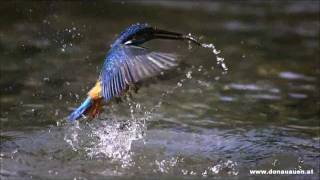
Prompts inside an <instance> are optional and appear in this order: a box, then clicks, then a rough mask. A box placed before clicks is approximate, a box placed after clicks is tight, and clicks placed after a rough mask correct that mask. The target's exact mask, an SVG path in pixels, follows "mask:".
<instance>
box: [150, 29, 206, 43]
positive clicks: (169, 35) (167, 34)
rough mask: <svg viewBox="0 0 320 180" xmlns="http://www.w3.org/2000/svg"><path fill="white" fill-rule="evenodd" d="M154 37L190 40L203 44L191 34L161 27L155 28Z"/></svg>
mask: <svg viewBox="0 0 320 180" xmlns="http://www.w3.org/2000/svg"><path fill="white" fill-rule="evenodd" d="M153 38H158V39H173V40H188V41H191V42H193V43H195V44H197V45H199V46H201V43H200V42H199V41H197V40H196V39H195V38H194V37H192V36H191V35H184V34H181V33H176V32H170V31H166V30H161V29H154V30H153Z"/></svg>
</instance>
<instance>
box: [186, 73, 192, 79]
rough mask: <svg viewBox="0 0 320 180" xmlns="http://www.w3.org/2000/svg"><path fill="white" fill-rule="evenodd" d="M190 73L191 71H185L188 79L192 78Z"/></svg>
mask: <svg viewBox="0 0 320 180" xmlns="http://www.w3.org/2000/svg"><path fill="white" fill-rule="evenodd" d="M191 74H192V71H188V72H187V74H186V76H187V78H188V79H191V78H192V75H191Z"/></svg>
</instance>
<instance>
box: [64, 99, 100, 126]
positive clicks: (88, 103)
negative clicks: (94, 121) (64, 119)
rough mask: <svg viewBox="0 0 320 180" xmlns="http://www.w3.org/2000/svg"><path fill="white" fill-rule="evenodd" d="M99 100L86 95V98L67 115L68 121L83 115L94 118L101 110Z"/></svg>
mask: <svg viewBox="0 0 320 180" xmlns="http://www.w3.org/2000/svg"><path fill="white" fill-rule="evenodd" d="M101 101H102V100H101V99H92V98H91V97H90V96H89V97H87V99H86V100H85V101H84V102H83V103H82V104H81V105H80V106H79V107H78V108H77V109H76V110H74V111H73V112H72V113H71V114H70V115H69V116H68V119H69V121H75V120H78V119H80V118H81V117H84V116H85V115H89V116H90V117H92V118H94V117H95V116H97V115H98V114H99V113H100V112H101V107H102V103H101Z"/></svg>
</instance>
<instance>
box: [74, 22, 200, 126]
mask: <svg viewBox="0 0 320 180" xmlns="http://www.w3.org/2000/svg"><path fill="white" fill-rule="evenodd" d="M157 38H158V39H175V40H178V39H180V40H182V39H188V40H191V41H193V42H195V43H197V42H196V41H195V40H194V39H192V38H190V37H188V36H184V35H182V34H179V33H174V32H169V31H164V30H160V29H157V28H154V27H151V26H149V25H148V24H139V23H138V24H133V25H131V26H129V27H128V28H127V29H126V30H125V31H123V32H122V33H120V35H119V37H118V38H117V39H116V40H115V42H114V43H113V44H112V45H111V48H110V50H109V52H108V54H107V56H106V58H105V61H104V64H103V67H102V70H101V73H100V76H99V80H98V81H97V83H96V85H95V86H94V88H92V89H91V90H90V92H89V93H88V98H87V100H86V101H85V102H84V103H83V104H82V105H81V106H80V107H79V108H78V109H76V110H75V111H74V112H73V113H72V114H71V115H70V116H69V119H70V120H76V119H79V118H80V117H81V116H83V114H89V115H92V117H95V116H96V115H97V114H98V113H99V112H100V108H101V103H100V100H101V99H103V98H104V99H105V100H106V101H107V102H108V101H110V100H111V99H112V98H113V97H120V96H122V95H123V93H124V92H126V90H127V89H128V88H129V86H131V85H133V84H135V83H137V82H139V81H141V80H143V79H145V78H148V77H152V76H156V75H158V74H160V73H161V72H162V71H164V70H168V69H170V68H172V67H175V66H176V65H177V56H176V55H174V54H170V53H162V52H153V51H150V50H148V49H146V48H143V47H139V45H140V44H143V43H144V42H146V41H149V40H152V39H157Z"/></svg>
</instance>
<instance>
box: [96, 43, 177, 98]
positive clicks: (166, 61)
mask: <svg viewBox="0 0 320 180" xmlns="http://www.w3.org/2000/svg"><path fill="white" fill-rule="evenodd" d="M177 64H178V63H177V56H176V55H175V54H170V53H161V52H152V51H149V50H148V49H146V48H141V47H137V46H126V45H123V46H119V47H117V48H116V49H113V50H112V51H111V53H109V55H108V56H107V58H106V62H105V63H104V66H103V69H102V71H101V74H100V79H101V82H102V93H103V94H102V95H103V97H104V98H105V99H106V101H109V100H111V99H112V98H113V97H115V96H120V95H121V94H122V93H123V92H124V91H125V90H126V89H127V88H128V86H129V85H132V84H134V83H137V82H139V81H141V80H143V79H146V78H149V77H152V76H156V75H158V74H160V73H161V72H163V71H165V70H168V69H171V68H173V67H175V66H177Z"/></svg>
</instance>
